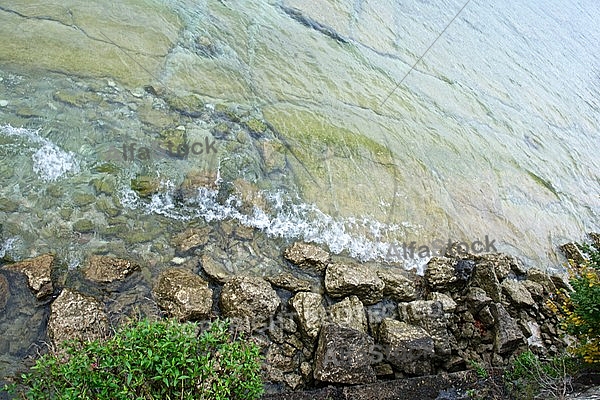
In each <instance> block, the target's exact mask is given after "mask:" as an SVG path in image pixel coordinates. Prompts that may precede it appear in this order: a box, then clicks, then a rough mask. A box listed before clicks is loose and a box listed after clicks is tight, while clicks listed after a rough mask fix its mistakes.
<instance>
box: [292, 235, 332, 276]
mask: <svg viewBox="0 0 600 400" xmlns="http://www.w3.org/2000/svg"><path fill="white" fill-rule="evenodd" d="M283 256H284V257H285V258H286V259H287V260H288V261H289V262H291V263H292V264H294V265H297V266H298V267H300V268H303V269H309V270H313V271H317V272H323V271H325V268H327V264H328V263H329V259H330V257H329V253H327V252H326V251H325V250H323V249H321V248H320V247H318V246H315V245H314V244H308V243H302V242H296V243H294V244H293V245H292V246H291V247H288V248H287V249H285V252H284V253H283Z"/></svg>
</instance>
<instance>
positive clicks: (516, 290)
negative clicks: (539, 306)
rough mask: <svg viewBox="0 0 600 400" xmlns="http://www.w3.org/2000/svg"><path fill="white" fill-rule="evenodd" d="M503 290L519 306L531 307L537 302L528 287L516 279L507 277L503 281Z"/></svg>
mask: <svg viewBox="0 0 600 400" xmlns="http://www.w3.org/2000/svg"><path fill="white" fill-rule="evenodd" d="M502 290H503V291H504V293H505V294H506V296H507V297H508V299H509V300H510V302H511V303H512V304H513V305H515V306H517V307H531V306H533V305H534V304H535V301H534V300H533V298H532V297H531V293H529V291H528V290H527V288H526V287H525V286H524V285H523V284H522V283H521V282H519V281H516V280H514V279H506V280H504V281H503V282H502Z"/></svg>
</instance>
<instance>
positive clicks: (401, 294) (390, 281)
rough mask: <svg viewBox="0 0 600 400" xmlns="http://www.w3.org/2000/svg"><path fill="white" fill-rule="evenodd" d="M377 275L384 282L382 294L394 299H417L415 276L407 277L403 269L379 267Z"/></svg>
mask: <svg viewBox="0 0 600 400" xmlns="http://www.w3.org/2000/svg"><path fill="white" fill-rule="evenodd" d="M377 276H378V277H379V278H380V279H381V280H382V281H383V282H384V283H385V286H384V288H383V294H384V295H385V296H390V297H391V298H392V299H394V300H396V301H413V300H416V299H417V287H416V284H415V282H416V278H417V277H416V276H415V277H413V278H412V279H411V278H408V277H407V276H405V275H404V271H398V270H392V269H383V268H381V269H379V270H377Z"/></svg>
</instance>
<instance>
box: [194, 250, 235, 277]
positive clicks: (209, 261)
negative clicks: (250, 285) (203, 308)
mask: <svg viewBox="0 0 600 400" xmlns="http://www.w3.org/2000/svg"><path fill="white" fill-rule="evenodd" d="M200 264H201V265H202V269H203V270H204V272H206V275H208V276H209V277H210V278H211V279H214V280H215V281H217V282H219V283H221V284H224V283H225V282H227V281H228V280H229V279H231V277H232V276H235V275H234V274H233V271H234V270H235V269H234V266H233V264H232V263H231V262H230V265H228V266H226V265H224V264H223V263H222V262H221V261H220V260H216V259H215V258H213V257H212V256H210V255H208V254H203V255H202V257H200Z"/></svg>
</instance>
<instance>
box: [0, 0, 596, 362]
mask: <svg viewBox="0 0 600 400" xmlns="http://www.w3.org/2000/svg"><path fill="white" fill-rule="evenodd" d="M22 3H23V4H21V3H19V4H16V5H13V6H3V7H2V8H5V9H14V10H17V11H18V12H19V13H20V14H22V15H26V16H29V19H28V20H27V21H28V22H31V23H32V24H36V23H49V24H50V23H51V22H48V21H46V22H40V21H43V20H44V19H43V18H42V19H39V18H38V19H36V18H37V17H39V16H40V15H41V16H42V17H44V18H46V19H47V18H51V19H55V20H57V21H62V22H61V23H63V25H64V24H67V25H70V24H75V25H77V26H79V27H80V28H81V29H80V30H79V31H77V32H75V31H69V30H67V31H65V33H64V34H63V36H62V37H59V39H57V40H58V42H57V43H59V44H60V46H59V45H58V44H56V43H55V44H56V45H57V47H56V48H47V46H46V47H44V48H40V49H38V52H36V53H35V54H38V53H39V55H38V56H37V58H36V56H33V57H29V58H28V57H25V56H24V55H23V54H22V53H19V52H17V51H15V50H13V47H14V44H10V43H14V42H15V41H14V40H10V41H9V40H3V41H2V42H3V43H4V44H2V45H0V156H1V160H2V161H1V162H0V199H2V204H1V205H0V206H1V207H0V224H1V226H2V229H1V231H0V256H1V257H4V256H6V257H8V258H10V259H15V260H18V259H23V258H27V257H30V256H34V255H38V254H41V253H45V252H49V251H51V252H54V253H56V255H57V259H58V261H59V263H60V264H61V265H62V266H64V267H65V268H66V269H67V270H69V271H77V269H78V267H79V266H80V265H81V263H82V262H83V261H84V260H85V257H86V256H87V255H89V254H92V253H102V254H113V255H116V256H121V257H126V258H134V259H136V260H138V261H139V262H141V263H142V264H144V265H145V274H144V285H145V286H144V285H143V286H144V287H148V285H149V284H150V282H151V280H152V276H153V275H155V274H156V273H157V272H158V271H159V270H160V269H161V268H164V267H165V266H167V265H169V263H170V260H171V259H172V258H173V257H174V256H175V255H176V253H175V250H174V246H173V244H172V242H171V238H172V236H173V235H175V234H177V233H178V232H181V231H183V230H185V229H186V228H187V227H189V226H194V227H210V228H211V231H210V232H211V233H210V243H213V244H214V245H215V246H217V247H219V248H220V249H221V250H222V251H224V252H225V253H226V250H225V249H229V248H230V245H231V243H230V242H233V241H236V240H237V239H234V238H232V234H231V231H232V229H229V228H228V227H231V226H245V227H249V228H252V229H253V230H254V231H253V232H254V233H253V236H252V237H251V239H250V241H249V243H248V242H244V241H241V240H237V241H236V243H238V242H239V243H244V246H245V247H243V249H244V250H243V251H242V253H243V255H242V256H241V257H242V258H243V257H247V258H244V259H248V260H253V261H249V267H248V271H246V272H251V273H257V274H271V273H275V272H276V271H279V270H280V269H281V268H284V267H285V266H282V263H281V261H280V258H279V255H280V248H281V246H283V245H285V244H286V243H289V242H290V241H292V240H296V239H302V240H306V241H310V242H315V243H319V244H322V245H323V246H325V247H327V248H329V249H330V250H331V251H332V252H334V253H346V254H349V255H351V256H353V257H356V258H358V259H360V260H364V261H367V260H386V259H387V260H392V261H402V262H404V263H405V264H406V266H407V267H419V268H421V267H422V266H423V265H424V264H425V262H426V261H427V259H426V258H415V259H414V260H398V259H397V258H395V259H394V257H393V256H390V247H391V246H394V245H399V244H401V243H403V242H407V243H408V242H411V241H415V242H416V243H417V244H419V245H420V244H430V243H431V242H432V241H433V240H435V239H438V240H442V241H444V242H445V241H447V240H448V239H449V238H450V239H456V240H464V241H468V242H472V241H474V240H478V239H482V238H483V237H484V236H485V235H488V236H489V237H490V238H493V239H496V243H497V246H496V247H497V248H498V250H500V251H505V252H508V253H511V254H514V255H517V256H519V257H522V258H523V259H524V260H525V262H526V264H528V265H529V266H537V267H540V268H543V269H546V268H550V269H552V268H560V263H561V259H560V257H559V256H558V255H557V251H556V246H557V245H559V244H561V243H563V242H564V241H570V240H579V239H581V238H582V237H583V234H584V232H586V231H591V230H598V229H600V219H599V210H600V180H599V179H598V176H599V174H600V162H599V161H598V158H597V152H598V150H600V135H599V134H598V130H599V127H600V100H599V99H600V51H599V50H600V47H599V45H598V43H600V5H599V4H598V3H597V2H595V1H590V0H584V1H577V2H571V3H568V4H565V3H564V2H560V1H558V0H556V1H553V0H545V1H542V2H526V1H521V0H518V1H517V0H514V1H507V2H502V3H498V4H496V3H495V4H488V3H483V2H477V1H474V2H472V3H470V4H469V5H468V6H467V7H466V8H465V10H464V12H463V13H462V14H461V15H460V16H459V17H458V18H457V20H456V21H455V22H454V24H453V25H452V26H450V27H449V28H448V30H447V31H446V32H445V33H444V35H443V36H442V37H441V39H440V40H439V41H438V42H437V43H436V44H435V46H434V47H433V48H432V49H431V50H430V51H429V52H428V53H427V54H426V56H425V57H424V58H423V60H422V61H421V62H420V63H419V64H417V66H416V68H415V70H414V71H412V72H411V74H410V75H409V76H408V77H407V78H406V80H405V81H404V82H403V84H402V85H400V86H399V87H398V88H397V90H395V91H394V93H393V94H392V95H391V96H390V97H389V100H387V101H386V102H385V104H382V102H383V100H384V99H385V98H386V96H388V94H389V93H390V91H392V89H393V88H394V87H395V86H396V83H397V82H399V80H400V79H401V78H402V77H403V76H404V75H405V74H406V72H407V71H408V70H409V69H410V67H411V66H412V65H413V63H414V62H415V61H416V60H417V59H418V57H419V56H420V55H421V54H423V52H424V51H425V50H426V49H427V47H428V46H429V45H430V44H431V43H432V42H433V40H434V39H435V38H436V36H437V34H439V32H441V31H442V30H443V29H444V27H445V25H446V24H447V23H448V21H449V20H450V19H451V18H452V17H453V16H454V14H455V13H456V11H458V9H460V7H461V6H462V5H463V4H462V3H461V2H457V1H444V2H425V1H418V2H404V1H377V2H372V1H360V0H359V1H340V2H323V4H320V5H319V6H317V5H315V4H313V2H310V1H302V0H297V1H296V0H290V1H283V0H282V1H273V2H268V3H267V2H264V3H263V2H244V3H243V4H241V3H240V4H238V3H235V2H220V1H207V2H201V3H197V2H187V1H179V2H176V3H171V2H169V3H168V5H161V4H159V3H153V5H152V6H150V5H142V6H141V7H142V9H144V10H146V9H151V10H154V9H156V10H155V11H152V12H153V14H152V16H153V17H152V18H150V17H146V14H143V13H140V9H139V8H137V7H140V6H139V5H137V3H136V2H135V1H130V2H125V3H123V4H122V5H120V6H118V7H117V6H115V8H111V7H105V8H103V7H100V8H97V7H96V6H95V5H87V6H82V5H78V4H77V3H73V4H71V3H69V4H68V5H66V6H65V7H67V6H69V7H71V8H70V12H71V14H72V15H73V16H74V17H73V19H72V20H70V19H69V18H67V14H66V13H65V12H64V9H62V8H60V7H59V8H56V7H53V6H51V4H50V3H49V5H45V6H44V7H47V9H41V8H40V9H36V7H28V6H27V4H26V3H27V2H22ZM11 7H12V8H11ZM38 7H42V6H38ZM290 9H297V10H300V11H301V13H302V15H303V16H304V18H305V21H313V22H316V23H317V24H316V25H313V28H314V26H317V25H318V26H320V27H326V28H327V29H328V31H327V32H330V33H331V32H335V33H336V34H337V39H336V38H332V35H331V34H329V35H328V34H327V32H325V33H324V32H323V30H322V31H318V30H317V29H313V28H311V27H308V26H307V25H306V24H303V23H301V21H299V20H298V19H297V18H296V19H295V18H292V17H291V16H290V12H289V10H290ZM48 15H49V16H50V17H47V16H48ZM90 15H91V16H92V17H93V18H88V17H87V16H90ZM174 16H175V17H174ZM0 18H2V21H3V22H4V24H3V26H4V28H2V29H0V35H5V36H8V35H9V33H7V31H8V30H9V29H10V26H11V25H10V22H11V21H13V18H17V17H16V16H15V14H14V13H10V12H7V11H0ZM18 18H22V19H20V20H19V21H21V22H24V20H25V17H18ZM145 18H148V19H147V20H146V19H145ZM95 21H100V22H95ZM173 21H175V22H173ZM135 24H139V25H144V24H145V25H144V26H143V28H140V30H139V31H136V32H137V34H136V35H133V36H132V35H131V32H129V31H127V29H129V28H127V27H128V26H129V25H135ZM169 24H174V25H177V27H178V28H177V29H170V28H168V27H169V26H170V25H169ZM48 27H50V25H48ZM61 29H62V28H61ZM81 31H85V32H86V33H87V36H88V37H92V38H95V39H96V40H97V39H101V40H102V43H101V44H97V43H96V44H97V45H98V47H97V48H96V47H93V49H94V51H93V53H95V52H98V53H97V54H99V56H98V57H100V55H106V56H107V57H108V56H112V57H113V58H114V59H115V60H117V61H115V63H116V65H117V67H115V68H113V66H114V65H113V63H112V62H113V59H111V58H106V59H102V58H99V59H97V60H96V62H95V63H92V65H91V66H90V65H88V64H86V63H84V62H82V63H81V64H76V63H74V62H72V60H73V59H77V57H78V53H77V51H79V50H78V49H80V47H81V46H83V47H85V46H86V45H87V44H86V43H87V42H85V40H84V39H82V37H80V36H79V33H78V32H81ZM21 32H26V30H22V31H21ZM123 32H126V33H127V32H129V33H127V34H126V33H123ZM21 34H23V35H25V34H24V33H21ZM10 35H13V33H10ZM156 35H158V36H156ZM160 35H163V36H164V37H166V38H168V40H169V43H170V45H169V46H168V47H169V48H168V51H166V52H164V53H161V52H160V51H158V50H155V49H154V47H152V48H149V47H148V48H147V47H145V46H154V45H156V43H160V40H158V39H156V37H163V36H160ZM25 36H26V35H25ZM155 36H156V37H155ZM146 37H148V38H149V39H147V40H145V38H146ZM11 38H12V36H11ZM24 40H26V39H24ZM27 40H30V42H29V43H28V44H29V45H30V46H36V39H35V38H31V37H29V39H27ZM61 40H62V42H60V41H61ZM9 42H10V43H9ZM81 43H83V44H81ZM96 44H95V45H94V46H96ZM116 44H118V45H120V46H121V47H120V48H117V47H116ZM113 45H115V46H113ZM2 46H4V48H2ZM10 46H13V47H10ZM23 46H25V44H24V45H23ZM70 46H72V48H71V47H70ZM102 46H105V47H106V48H108V49H109V50H110V51H108V50H107V52H106V53H103V51H105V49H104V47H102ZM6 49H9V50H10V51H9V50H6ZM73 49H75V50H73ZM11 52H12V53H11ZM40 52H41V53H40ZM61 52H67V54H70V55H69V57H67V58H61V57H58V56H56V55H57V54H58V55H60V54H61ZM69 52H72V54H71V53H69ZM13 54H16V55H14V56H13ZM2 55H4V57H5V58H2ZM9 55H10V56H9ZM53 56H56V57H55V58H53ZM152 57H153V58H152ZM57 60H58V61H57ZM148 60H154V62H155V64H152V61H148ZM119 63H122V65H121V66H120V67H119V65H120V64H119ZM144 63H146V65H153V66H154V67H150V69H148V68H146V67H144V69H140V68H141V67H140V65H144ZM128 71H129V72H128ZM147 85H151V86H152V88H148V87H146V88H144V86H147ZM190 93H195V94H197V95H199V97H200V98H201V99H202V100H203V105H201V106H198V107H197V108H196V109H195V110H194V112H195V114H194V117H189V116H186V115H184V114H182V113H181V112H177V111H174V110H173V109H170V107H169V103H168V99H169V98H172V97H183V96H187V95H189V94H190ZM232 115H233V116H234V117H232ZM236 119H237V120H236ZM251 120H256V121H266V122H268V123H269V126H270V127H271V128H273V129H268V130H266V131H265V132H261V133H258V134H257V133H256V132H250V131H249V129H248V123H249V121H251ZM236 121H237V122H236ZM165 129H171V130H175V131H176V130H178V129H179V130H180V131H183V130H185V132H186V135H187V140H188V142H189V143H190V144H191V143H206V142H205V140H214V141H215V143H216V147H217V152H216V153H213V154H210V155H207V154H203V155H197V154H191V153H190V154H188V156H187V157H183V158H181V157H174V156H172V155H170V154H168V153H167V152H166V151H165V150H164V149H162V150H161V149H160V148H159V143H160V140H161V139H160V132H161V131H162V130H165ZM358 138H360V139H358ZM132 144H133V145H134V146H133V147H130V146H131V145H132ZM124 146H125V150H124ZM131 148H134V149H135V152H134V153H133V159H132V157H131V154H132V153H129V149H131ZM141 149H147V150H148V151H149V154H150V157H149V159H146V158H147V157H142V156H140V153H139V151H140V150H141ZM382 149H383V150H382ZM107 165H108V166H109V167H107ZM141 176H146V177H151V178H152V179H154V180H155V181H156V186H157V188H158V190H157V192H156V193H155V194H153V195H152V196H150V197H140V196H139V195H138V194H137V193H136V192H135V191H133V190H132V189H131V180H132V179H136V178H138V177H141ZM194 176H195V177H201V178H200V181H202V182H204V183H206V185H204V187H202V185H187V186H186V184H185V182H184V181H185V179H186V177H188V180H189V177H194ZM182 185H183V188H184V189H182ZM82 220H84V221H86V222H90V223H91V224H92V226H93V229H83V230H81V229H79V228H78V225H77V223H78V222H79V223H80V222H81V221H82ZM240 254H241V253H240ZM240 254H237V255H236V257H237V256H240ZM11 279H12V280H11V283H12V282H18V278H16V277H12V276H11ZM21 283H22V282H21ZM15 285H17V283H15ZM11 287H12V289H11V292H13V293H12V297H11V300H10V301H11V302H12V303H9V304H12V307H13V310H14V307H16V306H17V304H27V306H23V307H25V308H24V309H27V307H29V311H27V312H26V315H27V318H25V317H23V318H24V319H23V321H25V322H23V323H22V324H21V325H20V326H27V324H29V326H38V327H40V326H42V325H43V318H44V317H43V315H42V316H40V314H39V312H41V311H35V310H36V309H35V308H34V311H32V310H31V307H32V304H34V302H33V301H32V300H31V298H28V297H27V296H30V294H29V293H27V292H26V291H24V289H23V287H24V286H11ZM17 287H21V289H19V290H16V289H15V288H17ZM14 292H18V293H14ZM114 296H116V294H115V295H114ZM19 302H21V303H19ZM19 307H20V306H19ZM42 309H43V308H42ZM13 312H14V311H13ZM11 313H12V312H5V313H4V314H3V315H2V316H0V332H3V334H2V337H3V338H6V339H0V348H3V349H4V347H2V344H1V343H2V342H4V343H5V344H6V343H8V342H9V341H10V340H12V341H13V344H12V346H13V347H11V349H4V350H5V351H4V354H5V355H6V357H8V359H10V360H13V358H14V357H20V356H22V355H23V354H24V353H26V352H27V351H30V350H29V345H30V344H31V343H32V341H35V340H36V338H37V339H41V338H43V330H39V329H38V328H35V329H34V328H31V329H32V332H35V333H32V334H31V335H25V337H24V338H20V339H18V336H19V335H17V334H16V333H14V332H13V334H10V335H9V334H8V333H7V332H8V329H9V326H11V324H12V322H13V321H14V319H15V315H13V314H11ZM42 314H43V312H42ZM32 315H33V316H34V317H31V316H32ZM28 318H34V319H35V321H37V322H35V323H33V322H31V321H30V320H29V319H28ZM19 321H21V320H19ZM27 321H29V322H27ZM36 324H37V325H36ZM5 347H6V346H5ZM11 357H12V358H11ZM0 370H2V364H0Z"/></svg>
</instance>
